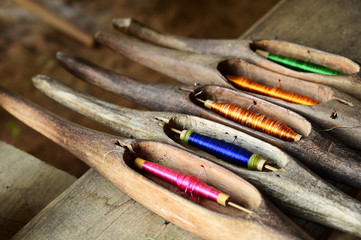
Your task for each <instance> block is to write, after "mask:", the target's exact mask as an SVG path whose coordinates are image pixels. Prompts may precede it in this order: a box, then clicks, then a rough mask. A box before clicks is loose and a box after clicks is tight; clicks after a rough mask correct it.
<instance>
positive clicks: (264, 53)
mask: <svg viewBox="0 0 361 240" xmlns="http://www.w3.org/2000/svg"><path fill="white" fill-rule="evenodd" d="M256 53H257V54H258V55H260V56H262V57H264V58H268V55H269V52H266V51H263V50H260V49H257V50H256Z"/></svg>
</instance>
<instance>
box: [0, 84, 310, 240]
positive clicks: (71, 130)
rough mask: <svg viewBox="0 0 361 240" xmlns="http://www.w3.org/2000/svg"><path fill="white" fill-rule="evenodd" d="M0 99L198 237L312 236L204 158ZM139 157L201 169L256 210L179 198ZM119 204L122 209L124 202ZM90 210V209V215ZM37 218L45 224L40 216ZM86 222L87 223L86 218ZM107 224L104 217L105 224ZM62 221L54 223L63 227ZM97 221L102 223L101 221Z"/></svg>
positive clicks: (4, 94)
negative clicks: (143, 169)
mask: <svg viewBox="0 0 361 240" xmlns="http://www.w3.org/2000/svg"><path fill="white" fill-rule="evenodd" d="M0 100H1V101H0V103H1V106H2V107H3V108H5V109H6V110H7V111H9V112H10V113H11V114H13V115H14V116H16V117H17V118H19V119H20V120H22V121H24V122H25V123H26V124H28V125H29V126H30V127H32V128H34V129H35V130H37V131H39V132H41V133H42V134H44V135H45V136H46V137H48V138H50V139H51V140H53V141H54V142H56V143H57V144H59V145H61V146H63V147H64V148H66V149H67V150H69V151H71V152H72V153H73V154H74V155H76V156H77V157H79V158H80V159H82V160H83V161H84V162H85V163H87V164H88V165H89V166H91V167H92V168H94V169H95V170H96V171H98V172H99V173H100V174H102V175H103V176H104V177H105V178H107V179H108V180H109V181H110V182H112V183H113V184H114V185H115V186H117V187H118V188H119V189H121V190H122V191H124V192H126V193H127V194H128V195H129V196H130V197H131V198H133V199H134V200H136V201H138V202H140V203H141V204H142V205H144V206H146V207H147V208H149V209H150V210H152V211H154V212H155V213H157V214H159V215H161V216H163V217H165V218H166V219H168V220H169V221H171V222H173V223H175V224H177V225H179V226H180V227H182V228H184V229H185V230H188V231H190V232H193V233H195V234H197V235H198V236H200V237H203V238H207V239H222V238H224V239H236V238H238V237H239V236H242V237H244V238H245V239H265V238H268V237H270V238H277V239H278V238H279V239H292V238H293V239H309V238H310V237H309V236H308V235H307V234H306V233H304V232H303V231H302V230H301V229H300V228H298V227H297V226H296V225H295V224H294V223H292V222H291V221H290V220H289V219H288V218H287V217H286V216H285V215H283V214H282V213H281V212H280V211H279V210H277V209H276V208H275V207H274V206H273V205H272V204H270V203H269V202H267V201H266V200H265V199H264V198H263V197H262V195H261V194H260V192H259V191H258V190H257V189H256V188H255V187H254V186H252V185H251V184H249V183H248V182H247V181H245V180H243V179H242V178H240V177H238V176H237V175H235V174H234V173H232V172H230V171H228V170H226V169H225V168H222V167H220V166H219V165H217V164H214V163H212V162H210V161H208V160H206V159H204V158H200V157H198V156H196V155H194V154H191V153H189V152H187V151H184V150H181V149H179V148H176V147H174V146H171V145H167V144H163V143H159V142H152V141H143V140H132V139H123V138H119V137H117V136H112V135H109V134H105V133H101V132H97V131H93V130H90V129H86V128H84V127H81V126H79V125H76V124H73V123H70V122H68V121H65V120H63V119H61V118H59V117H56V116H55V115H53V114H51V113H49V112H46V111H44V110H42V109H40V108H39V107H37V106H36V105H34V104H32V103H30V102H28V101H26V100H25V99H23V98H21V97H19V96H16V95H14V94H12V93H10V92H8V91H7V90H5V89H1V91H0ZM135 157H141V158H144V159H147V160H150V161H153V162H156V163H158V164H161V165H163V166H165V167H169V168H172V169H174V170H176V171H181V172H183V173H185V174H189V175H197V174H198V175H199V172H200V170H201V169H203V171H204V173H205V174H202V175H201V176H199V178H200V179H201V180H202V181H204V182H206V183H208V184H212V186H213V187H215V188H217V189H219V190H221V191H223V192H225V193H228V194H229V195H231V196H232V199H233V200H232V201H234V202H236V203H239V204H242V205H243V206H246V207H247V208H248V209H250V210H252V213H251V214H248V213H245V212H243V211H239V210H238V209H234V208H231V207H223V206H221V205H219V204H217V203H215V202H212V201H209V200H205V199H203V200H202V201H200V202H199V204H196V203H194V202H192V201H190V200H189V199H186V198H184V197H183V196H179V193H178V194H177V192H178V189H177V188H176V187H174V186H173V187H171V186H169V184H165V183H161V182H159V181H157V180H156V179H152V178H148V177H146V176H144V175H142V174H141V173H139V172H137V171H136V170H134V169H133V168H135V166H134V162H133V161H134V158H135ZM93 197H95V198H99V197H100V196H93ZM100 198H101V199H102V197H100ZM104 200H105V204H107V203H108V201H110V202H112V201H111V200H110V199H102V201H104ZM83 204H84V203H83ZM110 205H112V204H110ZM120 206H121V207H122V203H120ZM124 207H125V206H124ZM109 208H110V211H112V210H113V207H112V206H108V209H109ZM64 210H70V209H64ZM91 210H92V209H91V208H90V209H89V207H88V206H87V211H91ZM108 211H109V210H108ZM128 211H129V209H128ZM93 217H94V216H93ZM39 220H40V221H41V220H42V218H39ZM57 220H58V221H59V220H60V221H61V220H62V219H57ZM82 220H83V221H85V222H86V221H87V220H88V219H82ZM108 220H109V219H107V217H106V216H105V218H104V221H108ZM58 221H57V222H56V224H59V222H58ZM99 221H103V220H102V219H99ZM108 223H109V222H108ZM84 225H86V224H84ZM70 226H73V227H74V228H75V232H77V231H78V229H77V226H74V225H68V226H67V227H66V228H65V229H68V228H69V227H70ZM100 227H101V228H105V229H104V230H106V228H107V227H108V224H101V225H100ZM225 229H226V230H225ZM91 230H93V229H91ZM31 231H32V227H29V232H31ZM101 231H102V230H100V234H101ZM98 233H99V232H98Z"/></svg>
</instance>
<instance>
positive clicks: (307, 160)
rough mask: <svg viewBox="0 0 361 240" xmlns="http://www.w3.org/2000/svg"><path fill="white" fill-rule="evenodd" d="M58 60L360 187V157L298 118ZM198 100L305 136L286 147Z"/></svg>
mask: <svg viewBox="0 0 361 240" xmlns="http://www.w3.org/2000/svg"><path fill="white" fill-rule="evenodd" d="M57 57H58V59H59V61H60V62H61V64H62V65H63V66H64V67H65V68H66V69H67V70H68V71H70V72H71V73H72V74H74V75H76V76H77V77H79V78H81V79H83V80H85V81H87V82H90V83H92V84H94V85H97V86H99V87H101V88H103V89H106V90H108V91H110V92H113V93H115V94H118V95H120V96H123V97H126V98H127V99H129V100H131V101H133V102H136V103H137V104H140V105H142V106H144V107H147V108H149V109H151V110H156V111H171V112H178V113H185V114H191V115H195V116H199V117H204V118H207V119H210V120H213V121H216V122H220V123H222V124H224V125H227V126H230V127H232V128H235V129H238V130H240V131H242V132H245V133H247V134H250V135H252V136H255V137H257V138H259V139H261V140H264V141H266V142H269V143H271V144H273V145H275V146H277V147H279V148H281V149H282V150H284V151H286V152H288V153H290V154H291V155H293V156H295V157H296V158H297V159H299V160H301V161H302V162H303V163H304V164H306V165H307V166H308V167H310V168H312V169H313V170H314V171H315V172H317V173H318V174H320V175H322V176H325V177H327V178H330V179H334V180H337V181H341V182H344V183H347V184H350V185H353V186H356V187H358V188H360V187H361V179H360V177H359V173H360V171H361V157H360V156H359V155H358V154H356V153H355V152H353V151H352V150H351V149H349V148H347V147H345V146H343V145H342V144H341V143H340V142H338V141H337V140H335V139H333V138H330V136H327V134H325V133H324V132H322V131H321V130H320V129H319V128H317V127H316V126H312V125H311V123H310V122H309V121H307V120H306V119H305V118H303V117H302V116H300V115H299V114H297V113H294V112H292V111H290V110H287V109H285V108H283V107H280V106H277V105H275V104H272V103H269V102H267V101H264V100H262V99H260V98H258V97H256V96H252V95H249V94H247V93H244V92H240V91H236V90H232V89H228V88H224V87H218V86H197V87H193V86H186V85H172V84H149V83H145V82H140V81H136V80H134V79H131V78H129V77H127V76H124V75H121V74H118V73H115V72H112V71H109V70H107V69H104V68H101V67H100V66H97V65H95V64H92V63H90V62H87V61H85V60H83V59H80V58H77V57H74V56H71V55H67V54H64V53H58V54H57ZM189 91H190V92H189ZM195 95H196V97H197V98H202V99H210V100H214V101H221V102H226V103H231V104H238V105H241V106H243V107H245V108H248V107H249V106H251V108H250V110H253V111H255V112H257V113H261V114H264V115H267V116H269V117H272V118H275V119H277V120H280V121H282V122H284V123H285V124H287V125H288V126H289V127H291V128H292V129H294V130H295V131H296V132H298V133H300V134H301V135H303V136H304V137H303V138H301V140H300V141H298V142H287V141H283V140H280V139H278V138H275V137H272V136H270V135H267V134H264V133H262V132H259V131H255V130H253V129H250V128H247V127H245V126H242V125H240V124H237V123H235V122H233V121H230V120H227V119H225V118H223V117H221V116H219V115H217V114H215V113H213V112H211V111H208V110H206V109H205V108H204V107H201V105H200V103H199V101H197V100H196V99H195V98H196V97H195ZM255 103H256V104H255Z"/></svg>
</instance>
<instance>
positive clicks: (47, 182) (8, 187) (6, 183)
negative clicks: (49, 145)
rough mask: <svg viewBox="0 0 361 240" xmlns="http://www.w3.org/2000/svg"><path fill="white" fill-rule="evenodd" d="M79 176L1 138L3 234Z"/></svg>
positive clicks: (0, 227) (17, 226)
mask: <svg viewBox="0 0 361 240" xmlns="http://www.w3.org/2000/svg"><path fill="white" fill-rule="evenodd" d="M75 181H76V178H75V177H73V176H71V175H69V174H67V173H65V172H63V171H61V170H58V169H56V168H54V167H51V166H49V165H48V164H46V163H44V162H42V161H40V160H38V159H36V158H35V157H33V156H31V155H29V154H27V153H25V152H23V151H20V150H18V149H16V148H14V147H12V146H11V145H8V144H6V143H4V142H2V141H0V238H1V239H8V238H10V237H11V236H12V235H14V234H15V233H16V232H17V231H18V230H20V229H21V228H22V227H23V226H24V225H25V224H26V223H27V222H28V221H29V220H30V219H31V218H33V217H34V216H35V215H36V214H37V213H38V212H40V210H42V209H43V208H44V207H45V206H46V205H48V204H49V203H50V202H51V201H52V200H53V199H55V198H56V197H57V196H58V195H59V194H60V193H62V192H63V191H64V190H66V189H67V188H68V187H69V186H70V185H71V184H72V183H73V182H75Z"/></svg>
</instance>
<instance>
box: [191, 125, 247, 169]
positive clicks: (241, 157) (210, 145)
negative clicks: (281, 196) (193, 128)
mask: <svg viewBox="0 0 361 240" xmlns="http://www.w3.org/2000/svg"><path fill="white" fill-rule="evenodd" d="M188 144H189V145H191V146H194V147H196V148H198V149H200V150H202V151H205V152H207V153H209V154H212V155H213V156H215V157H217V158H220V159H222V160H224V161H227V162H229V163H232V164H234V165H237V166H241V167H247V165H248V161H249V159H250V157H251V156H252V155H253V153H252V152H250V151H248V150H247V149H245V148H242V147H240V146H238V145H236V144H233V143H229V142H226V141H224V140H219V139H216V138H211V137H208V136H205V135H202V134H199V133H196V132H192V133H191V135H190V136H189V138H188Z"/></svg>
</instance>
